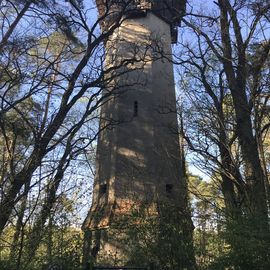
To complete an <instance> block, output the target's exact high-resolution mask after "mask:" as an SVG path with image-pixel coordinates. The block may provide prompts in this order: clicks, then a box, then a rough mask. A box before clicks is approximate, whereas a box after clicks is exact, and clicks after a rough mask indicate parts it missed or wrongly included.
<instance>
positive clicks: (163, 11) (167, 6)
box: [96, 0, 187, 43]
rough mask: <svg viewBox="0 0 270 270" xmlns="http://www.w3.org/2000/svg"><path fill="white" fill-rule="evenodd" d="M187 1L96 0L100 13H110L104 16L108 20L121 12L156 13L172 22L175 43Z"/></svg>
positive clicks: (133, 14) (132, 14) (102, 14)
mask: <svg viewBox="0 0 270 270" xmlns="http://www.w3.org/2000/svg"><path fill="white" fill-rule="evenodd" d="M186 2H187V0H96V3H97V7H98V11H99V15H100V16H106V15H107V14H108V18H104V21H107V22H108V20H109V21H113V18H114V16H113V15H115V14H117V13H119V12H123V15H125V14H128V15H129V16H140V15H143V14H145V13H146V12H147V11H151V12H153V13H155V14H156V15H157V16H159V17H160V18H161V19H163V20H164V21H166V22H167V23H169V24H170V26H171V33H172V42H173V43H174V42H175V41H176V39H177V26H179V25H180V22H181V19H182V17H183V15H184V14H185V10H186ZM112 13H113V15H112ZM106 17H107V16H106ZM105 25H106V24H105ZM103 27H104V25H103Z"/></svg>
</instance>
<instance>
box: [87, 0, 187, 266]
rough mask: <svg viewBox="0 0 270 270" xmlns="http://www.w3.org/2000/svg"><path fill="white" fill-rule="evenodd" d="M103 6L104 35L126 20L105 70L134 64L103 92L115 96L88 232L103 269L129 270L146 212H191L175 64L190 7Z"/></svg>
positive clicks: (140, 0) (170, 0) (169, 2)
mask: <svg viewBox="0 0 270 270" xmlns="http://www.w3.org/2000/svg"><path fill="white" fill-rule="evenodd" d="M96 3H97V7H98V10H99V15H100V17H101V18H102V17H104V19H103V20H102V21H101V29H102V30H103V31H106V30H108V28H109V27H111V26H112V25H113V24H114V23H115V20H116V18H118V16H119V14H121V16H122V18H123V21H122V22H121V25H120V26H119V27H118V28H117V29H116V30H115V31H114V33H113V34H112V35H111V36H110V37H109V38H108V40H107V41H106V43H105V47H106V59H105V64H104V68H105V69H106V68H111V67H116V66H118V65H120V66H121V63H123V62H125V61H127V60H128V59H130V60H131V61H130V63H129V64H125V65H123V67H121V68H120V69H117V71H115V72H114V73H112V76H115V75H117V76H115V79H112V82H111V83H110V84H109V85H108V87H107V88H106V89H104V90H103V92H104V93H103V94H104V95H107V94H108V93H109V94H110V93H111V94H112V95H111V96H109V97H108V100H107V101H106V102H105V103H104V105H103V106H102V109H101V116H100V128H101V129H102V131H101V133H100V134H99V138H98V145H97V158H96V176H95V179H94V187H93V199H92V206H91V209H90V211H89V214H88V216H87V218H86V220H85V223H84V226H83V228H84V230H85V231H86V232H87V233H88V235H90V236H91V237H90V238H91V239H90V238H89V242H90V249H89V250H88V251H87V252H89V253H90V254H91V256H92V257H94V258H95V259H96V262H97V263H102V262H105V261H106V259H114V261H115V263H116V262H117V263H118V264H120V265H123V264H128V262H129V260H130V258H129V257H128V254H129V253H128V249H129V246H128V244H127V242H128V241H126V240H125V237H126V234H125V230H126V229H128V227H129V226H134V223H136V221H134V219H133V218H132V216H133V213H134V211H137V210H138V209H140V208H141V209H147V214H148V215H150V216H151V215H152V216H153V217H155V216H158V215H160V214H161V211H162V210H161V209H162V207H161V206H162V205H166V204H167V205H170V206H172V208H171V209H174V208H178V209H180V211H182V210H183V211H185V209H186V206H187V190H186V183H185V180H184V177H183V175H182V174H183V170H182V168H181V166H182V165H181V164H182V162H181V155H180V146H179V137H178V133H177V131H178V124H177V116H176V113H175V112H176V97H175V86H174V73H173V65H172V62H171V61H170V58H171V55H172V49H171V44H172V43H175V42H176V41H177V27H178V26H179V25H180V21H181V18H182V16H183V14H184V12H185V5H186V1H181V0H164V1H162V0H156V1H151V0H133V1H129V0H122V1H121V0H120V1H119V0H118V1H117V0H114V1H108V0H107V1H106V0H97V1H96ZM132 58H134V61H132ZM127 62H128V61H127ZM119 74H121V75H119ZM111 123H113V126H110V124H111ZM107 125H109V128H105V127H106V126H107ZM129 245H130V244H129Z"/></svg>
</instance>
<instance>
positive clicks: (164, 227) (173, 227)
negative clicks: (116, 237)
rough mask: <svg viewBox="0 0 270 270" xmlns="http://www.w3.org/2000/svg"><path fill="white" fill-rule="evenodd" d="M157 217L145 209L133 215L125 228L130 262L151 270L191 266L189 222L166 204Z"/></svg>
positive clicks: (189, 267)
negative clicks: (130, 222)
mask: <svg viewBox="0 0 270 270" xmlns="http://www.w3.org/2000/svg"><path fill="white" fill-rule="evenodd" d="M159 211H160V213H159V215H158V216H151V215H150V216H149V215H148V214H147V211H146V209H144V210H140V211H136V212H134V213H133V214H134V215H133V217H132V218H133V219H134V225H133V226H130V227H129V228H128V232H127V235H128V239H129V241H130V242H129V244H128V245H129V248H130V250H129V252H130V254H129V257H130V258H132V259H131V261H130V263H131V265H149V264H150V265H152V266H153V267H154V269H155V270H170V269H193V267H194V262H193V260H192V258H193V246H192V239H191V234H192V224H191V223H190V220H189V218H188V216H187V215H186V214H185V213H182V212H181V211H179V209H176V208H175V207H173V206H172V205H170V204H165V205H162V206H160V209H159Z"/></svg>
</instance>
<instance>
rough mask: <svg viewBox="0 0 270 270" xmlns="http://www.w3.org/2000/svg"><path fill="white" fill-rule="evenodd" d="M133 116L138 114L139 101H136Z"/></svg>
mask: <svg viewBox="0 0 270 270" xmlns="http://www.w3.org/2000/svg"><path fill="white" fill-rule="evenodd" d="M133 116H134V117H136V116H138V101H134V111H133Z"/></svg>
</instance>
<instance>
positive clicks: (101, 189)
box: [99, 184, 107, 195]
mask: <svg viewBox="0 0 270 270" xmlns="http://www.w3.org/2000/svg"><path fill="white" fill-rule="evenodd" d="M106 192H107V184H102V185H100V187H99V193H100V195H102V194H105V193H106Z"/></svg>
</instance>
